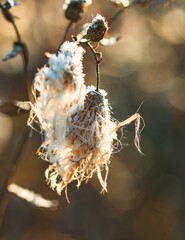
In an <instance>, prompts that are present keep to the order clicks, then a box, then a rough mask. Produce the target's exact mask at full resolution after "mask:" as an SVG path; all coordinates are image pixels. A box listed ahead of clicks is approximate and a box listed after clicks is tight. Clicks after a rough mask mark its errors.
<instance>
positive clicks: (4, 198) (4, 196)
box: [0, 128, 29, 232]
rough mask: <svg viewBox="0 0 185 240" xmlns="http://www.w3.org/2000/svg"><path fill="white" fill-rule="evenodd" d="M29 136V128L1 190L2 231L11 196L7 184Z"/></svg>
mask: <svg viewBox="0 0 185 240" xmlns="http://www.w3.org/2000/svg"><path fill="white" fill-rule="evenodd" d="M28 136H29V129H28V128H27V129H26V130H25V131H24V134H23V136H22V139H21V140H20V143H19V144H18V145H17V149H16V153H15V154H14V158H13V160H12V161H11V163H10V165H9V168H8V172H7V175H6V179H5V181H4V184H3V188H2V190H1V192H0V203H1V205H0V232H1V231H2V224H3V219H4V215H5V212H6V208H7V204H8V198H9V196H8V195H9V194H8V191H7V186H8V184H9V181H10V179H11V178H12V176H13V174H14V172H15V169H16V166H17V163H18V160H19V159H20V155H21V153H22V151H23V149H24V146H25V143H26V141H27V139H28Z"/></svg>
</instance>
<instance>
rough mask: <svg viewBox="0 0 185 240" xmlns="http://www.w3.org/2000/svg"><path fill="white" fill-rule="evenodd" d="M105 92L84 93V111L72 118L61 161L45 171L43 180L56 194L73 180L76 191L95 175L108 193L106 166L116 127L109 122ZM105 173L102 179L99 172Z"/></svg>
mask: <svg viewBox="0 0 185 240" xmlns="http://www.w3.org/2000/svg"><path fill="white" fill-rule="evenodd" d="M105 96H106V92H104V91H103V90H100V92H96V91H95V88H94V87H90V88H88V90H87V94H86V97H85V101H84V107H83V108H81V109H78V110H77V111H76V112H75V113H74V114H73V115H72V116H71V122H70V124H69V127H68V130H67V134H66V136H67V137H66V144H65V149H64V150H63V152H61V159H60V161H58V162H56V163H53V164H52V165H50V166H49V167H48V169H47V170H46V178H47V181H48V183H49V184H50V186H51V187H52V188H53V189H56V191H57V192H58V194H60V193H61V191H62V190H63V188H65V187H66V186H67V184H68V183H70V182H71V181H73V180H76V181H77V187H79V186H80V185H81V182H82V181H87V180H88V179H89V178H91V177H92V176H93V173H95V172H97V175H98V179H99V181H100V183H101V185H102V188H103V190H105V191H107V183H106V179H107V174H108V164H109V159H110V156H111V153H112V151H113V149H114V145H113V141H114V140H116V139H117V135H116V132H115V131H114V129H115V128H116V126H117V124H116V122H115V120H112V119H111V116H110V108H109V106H108V101H107V99H106V98H105ZM102 169H106V175H105V178H104V179H103V177H102V175H101V170H102Z"/></svg>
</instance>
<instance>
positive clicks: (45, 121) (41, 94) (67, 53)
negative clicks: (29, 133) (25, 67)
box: [28, 42, 86, 162]
mask: <svg viewBox="0 0 185 240" xmlns="http://www.w3.org/2000/svg"><path fill="white" fill-rule="evenodd" d="M47 56H48V57H49V60H48V64H47V66H45V67H43V68H42V69H41V70H40V71H39V72H38V73H37V74H36V77H35V79H34V83H33V95H34V96H35V103H33V104H31V106H32V109H31V111H30V117H29V119H28V125H30V126H32V127H33V122H37V121H38V122H39V124H40V128H41V132H42V135H43V138H44V139H43V143H42V145H41V148H40V150H39V154H40V156H41V157H42V158H43V159H44V160H47V161H50V162H52V161H58V157H59V156H58V154H57V153H58V152H60V151H61V150H62V149H63V147H64V144H65V139H66V131H67V125H68V121H69V119H70V117H71V115H72V114H73V113H74V112H75V111H77V109H78V108H81V107H82V106H83V103H84V97H85V91H86V87H85V85H84V74H83V72H82V57H83V49H82V48H81V47H79V46H78V45H77V44H76V43H70V42H65V43H64V44H63V45H62V46H61V48H60V51H59V52H58V55H56V54H47Z"/></svg>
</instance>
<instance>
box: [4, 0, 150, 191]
mask: <svg viewBox="0 0 185 240" xmlns="http://www.w3.org/2000/svg"><path fill="white" fill-rule="evenodd" d="M112 2H113V3H114V5H115V6H117V7H119V8H120V10H119V11H118V12H117V13H116V14H115V15H114V16H113V17H112V18H110V19H109V23H111V22H112V21H113V20H114V19H115V18H116V17H118V15H119V14H120V13H121V12H122V11H123V10H124V9H125V8H127V7H129V6H131V5H137V4H143V3H144V4H145V3H146V2H148V1H146V0H133V1H128V0H120V1H117V0H112ZM90 4H91V0H66V1H65V3H64V6H63V8H64V14H65V17H66V19H67V20H69V21H70V22H69V24H68V25H67V27H66V31H65V34H64V37H63V40H62V41H61V44H60V47H59V48H58V52H57V54H50V53H46V56H47V57H48V63H47V64H46V65H45V66H44V67H43V68H42V69H40V70H39V71H38V73H37V74H36V76H35V79H34V81H33V85H32V95H30V94H29V93H30V84H27V87H28V95H29V98H30V102H29V104H28V102H25V103H23V102H19V101H18V102H19V103H17V104H18V105H19V106H20V107H21V106H23V108H24V110H28V109H29V108H30V109H31V110H30V115H29V119H28V125H29V126H31V127H32V128H34V127H35V123H38V124H39V126H40V133H41V136H42V144H41V146H40V148H39V149H38V155H39V156H40V157H41V158H42V159H43V160H45V161H47V162H48V163H49V166H48V168H47V170H46V172H45V176H46V179H47V183H48V184H49V185H50V187H51V188H52V189H54V190H56V191H57V193H58V194H61V192H62V190H63V189H65V190H67V185H68V184H69V183H70V182H72V181H74V180H75V181H77V187H80V185H81V183H82V182H83V181H85V182H87V181H88V180H89V179H90V178H91V177H92V176H93V174H94V173H97V177H98V179H99V182H100V184H101V186H102V191H107V176H108V171H109V167H108V165H109V163H110V157H111V154H112V152H113V151H114V150H115V148H116V150H117V143H118V141H119V140H118V137H117V130H118V129H119V128H121V127H124V126H125V125H127V124H129V123H131V122H132V121H135V145H136V147H137V149H138V150H139V151H140V152H141V150H140V145H139V139H140V133H141V130H140V119H142V118H141V116H140V115H139V113H135V114H134V115H133V116H131V117H130V118H128V119H126V120H125V121H123V122H122V123H118V122H117V120H115V119H113V118H112V117H111V108H110V105H109V104H108V100H107V99H106V95H107V93H106V92H105V91H104V90H101V89H99V84H100V69H99V65H100V63H101V60H102V54H101V53H100V52H97V51H96V50H95V49H97V48H98V47H99V44H100V43H101V44H103V45H107V46H108V45H112V44H115V43H116V42H117V41H118V40H119V38H110V39H105V38H104V36H105V34H106V32H107V31H108V29H109V27H108V22H107V21H106V20H105V18H104V17H102V16H101V15H100V14H97V15H96V17H95V18H93V20H92V22H91V23H89V24H86V25H85V27H84V29H83V30H82V31H81V32H80V33H79V34H78V35H77V36H76V37H75V36H73V37H72V39H73V42H68V41H66V37H67V34H68V31H69V29H70V27H71V26H72V24H74V23H76V22H78V21H79V20H80V19H81V18H82V14H83V13H84V11H85V10H86V8H87V6H88V5H90ZM17 5H18V2H14V1H13V0H6V1H5V2H4V3H3V4H1V3H0V8H1V10H2V13H3V15H4V17H5V19H6V20H7V21H9V22H10V23H11V24H12V26H13V27H14V30H15V33H16V36H17V41H16V42H14V49H13V51H11V52H10V53H9V54H8V55H7V56H6V57H5V58H4V60H9V59H10V58H13V57H15V56H17V55H18V54H21V55H22V57H23V61H24V72H25V74H26V75H25V76H27V64H28V53H27V48H26V45H25V44H24V43H23V42H22V40H21V37H20V34H19V31H18V29H17V27H16V25H15V21H14V17H13V15H12V14H11V12H10V11H9V9H10V8H11V7H14V6H17ZM103 40H105V41H104V42H103ZM92 43H96V46H93V44H92ZM82 46H83V47H87V48H88V49H89V50H90V51H91V52H92V53H93V56H94V59H95V62H96V75H97V86H96V88H95V87H93V86H91V87H87V86H86V85H85V83H84V74H83V64H82V59H83V54H84V52H85V50H84V48H83V47H82ZM32 98H34V99H32ZM15 105H16V104H15ZM28 105H29V106H28ZM24 106H26V108H25V107H24ZM16 107H17V105H16ZM102 170H105V171H104V173H103V174H102Z"/></svg>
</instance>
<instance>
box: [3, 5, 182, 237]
mask: <svg viewBox="0 0 185 240" xmlns="http://www.w3.org/2000/svg"><path fill="white" fill-rule="evenodd" d="M62 5H63V1H62V0H53V1H49V0H40V1H36V0H32V1H28V0H22V1H21V2H20V5H19V6H18V7H16V8H12V10H11V12H12V13H13V14H14V15H15V16H17V17H18V19H16V23H17V26H18V28H19V30H20V33H21V36H22V39H23V41H24V42H25V43H26V44H27V47H28V50H29V55H30V62H29V77H30V79H33V78H34V75H35V73H36V72H37V68H41V67H42V66H43V65H44V64H45V63H46V62H47V58H46V57H45V55H44V53H45V52H46V51H47V52H51V53H55V52H56V51H57V49H58V46H59V43H60V41H61V39H62V36H63V34H64V31H65V27H66V25H67V24H68V21H67V20H66V19H65V18H64V13H63V8H62ZM117 11H118V9H117V8H115V7H114V6H113V5H112V4H111V2H110V1H109V0H103V1H95V0H94V1H93V3H92V5H91V6H89V7H88V9H87V12H85V13H84V15H83V18H82V20H81V21H80V22H78V23H77V24H75V25H74V26H73V28H72V29H71V31H70V33H69V35H68V39H70V35H71V34H74V35H77V34H78V33H79V31H80V29H81V26H82V25H83V24H84V23H87V22H91V21H92V18H93V17H95V16H96V14H97V13H99V14H101V15H102V16H104V17H106V18H107V19H108V18H110V17H111V16H113V15H114V13H116V12H117ZM106 37H107V38H110V37H121V39H120V40H119V41H118V42H117V43H116V44H115V45H113V46H100V48H99V49H98V50H99V51H101V52H102V53H103V62H102V64H101V88H103V89H105V90H106V91H107V92H108V98H109V102H110V104H111V106H112V111H113V116H114V117H115V118H117V119H118V120H119V121H120V122H121V121H123V120H125V119H126V118H128V117H129V116H131V115H132V114H134V113H135V112H136V111H137V109H138V107H139V105H140V104H141V102H142V101H144V103H143V105H142V107H141V109H140V110H139V112H140V114H141V115H142V116H143V118H144V120H145V123H146V126H145V129H144V131H143V132H142V135H141V147H142V151H143V152H144V156H141V155H140V154H139V153H138V151H137V149H136V148H135V146H134V123H132V124H130V125H129V126H127V127H126V128H125V131H124V138H123V139H122V143H123V145H124V147H123V149H122V150H121V151H120V152H119V153H115V154H113V155H112V157H111V164H110V172H109V177H108V193H107V194H105V195H101V194H100V191H101V186H100V184H99V182H98V180H97V178H96V175H94V176H93V178H92V179H91V180H90V181H89V182H88V183H87V184H85V183H84V184H82V186H81V187H80V189H79V190H77V189H76V186H75V183H71V184H70V185H69V186H68V197H69V199H70V201H71V204H68V203H67V201H66V198H65V194H64V193H63V194H62V196H58V195H57V194H56V192H54V191H52V190H51V189H50V188H49V187H48V186H47V184H46V182H45V176H44V171H45V169H46V167H47V163H46V162H44V161H42V160H41V159H39V158H38V156H37V155H36V151H37V149H38V147H39V145H40V135H39V134H38V133H36V132H32V135H31V137H29V139H28V140H27V141H26V144H25V145H24V146H23V150H22V152H21V155H20V158H19V162H18V164H17V166H16V170H15V171H14V174H13V176H12V178H11V181H10V183H16V184H18V185H19V186H21V187H23V188H28V189H30V190H33V191H34V192H36V193H39V194H41V195H42V196H43V197H44V198H46V199H49V200H54V199H55V200H57V201H58V204H59V205H58V207H57V208H55V209H44V208H37V207H35V206H33V204H30V203H28V202H27V201H25V200H23V199H21V198H19V197H17V196H16V195H14V194H12V193H10V194H9V198H8V202H7V208H6V211H5V213H4V218H3V221H2V226H1V233H0V239H3V240H32V239H34V240H42V239H44V240H51V239H54V240H61V239H62V240H74V239H75V240H76V239H77V240H86V239H87V240H95V239H96V240H103V239H106V240H109V239H110V240H184V239H185V208H184V203H185V187H184V186H185V174H184V173H185V171H184V170H185V141H184V138H185V2H184V0H176V1H175V0H174V1H172V0H154V1H152V2H151V4H150V5H149V6H148V7H147V8H142V7H140V6H137V7H134V8H130V9H128V10H127V11H125V12H124V13H123V14H122V15H120V17H119V18H117V19H116V20H115V21H114V22H113V23H112V24H111V27H110V29H109V31H108V34H107V36H106ZM15 39H16V37H15V33H14V30H13V28H12V26H11V24H10V23H8V22H7V21H5V19H4V18H3V16H2V14H0V59H2V58H3V57H4V56H5V55H6V54H7V53H8V52H9V51H11V49H12V43H13V41H15ZM84 72H85V74H86V77H85V79H86V84H87V85H91V84H94V85H95V84H96V72H95V62H94V58H93V55H92V53H91V52H89V51H87V52H86V54H85V57H84ZM0 99H1V100H8V99H11V100H14V99H16V100H27V95H26V87H25V79H24V74H23V71H22V60H21V57H20V56H18V57H16V58H14V59H12V60H9V61H7V62H2V61H1V60H0ZM27 117H28V115H27V114H17V115H16V114H14V115H11V116H10V115H5V114H2V113H0V164H1V167H0V191H1V190H2V188H3V184H4V181H5V179H6V176H7V171H8V168H9V166H10V163H11V161H12V159H14V158H15V156H16V154H17V149H19V147H20V144H21V139H22V138H23V135H24V131H25V128H26V127H25V125H26V120H27ZM1 204H3V202H1Z"/></svg>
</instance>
